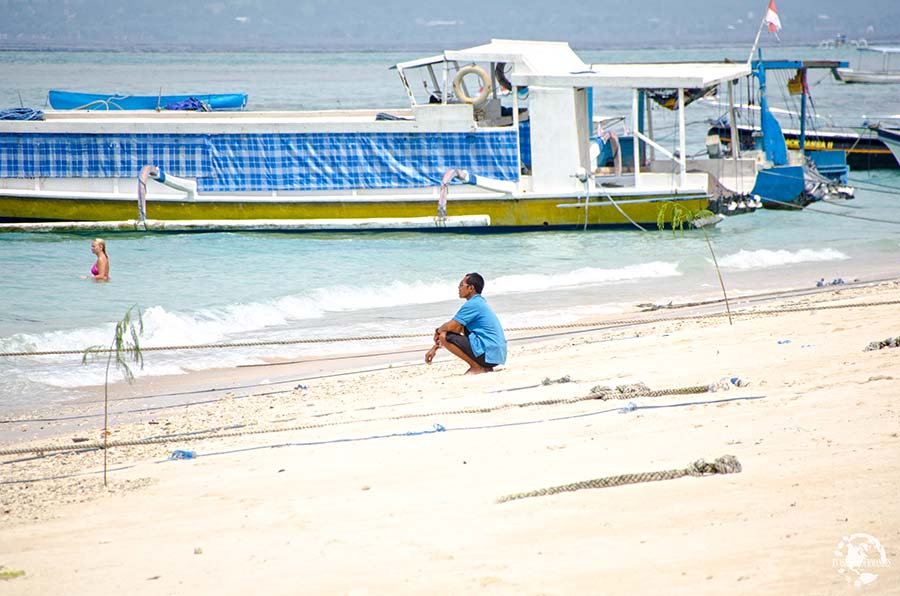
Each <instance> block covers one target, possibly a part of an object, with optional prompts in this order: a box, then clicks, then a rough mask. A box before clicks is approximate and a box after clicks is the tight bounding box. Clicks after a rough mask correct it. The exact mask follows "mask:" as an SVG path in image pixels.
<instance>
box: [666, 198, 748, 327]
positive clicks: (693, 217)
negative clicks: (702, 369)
mask: <svg viewBox="0 0 900 596" xmlns="http://www.w3.org/2000/svg"><path fill="white" fill-rule="evenodd" d="M670 210H671V212H672V234H673V235H674V234H675V231H676V230H679V231H681V232H682V233H684V227H685V225H687V226H688V227H690V226H691V225H693V224H694V222H697V221H699V220H702V219H704V218H707V217H715V214H714V213H713V212H712V211H710V210H708V209H697V210H696V211H695V210H693V209H687V208H685V207H684V206H683V205H679V204H678V203H673V202H671V201H669V202H666V203H663V204H662V206H661V207H660V208H659V212H658V213H657V214H656V226H657V227H658V228H659V229H660V230H664V229H665V228H666V214H667V213H668V212H669V211H670ZM697 227H699V228H700V230H701V231H702V232H703V237H704V238H705V239H706V246H708V247H709V254H710V255H712V260H713V265H714V266H715V268H716V275H717V276H718V277H719V286H720V287H721V288H722V296H724V297H725V312H726V313H728V324H729V325H733V324H734V323H733V322H732V321H731V307H730V306H729V304H728V292H726V291H725V282H724V281H723V280H722V271H721V270H720V269H719V261H718V260H717V259H716V253H715V251H713V247H712V242H711V241H710V239H709V233H707V231H706V227H705V226H697Z"/></svg>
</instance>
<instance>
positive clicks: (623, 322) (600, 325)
mask: <svg viewBox="0 0 900 596" xmlns="http://www.w3.org/2000/svg"><path fill="white" fill-rule="evenodd" d="M895 304H900V300H881V301H874V302H855V303H852V304H824V305H814V306H797V307H784V308H779V309H763V310H745V311H734V312H732V313H731V315H732V316H733V317H743V318H754V317H763V316H777V315H782V314H785V313H798V312H811V311H817V310H835V309H843V308H867V307H871V306H891V305H895ZM727 316H728V313H725V312H717V313H709V314H704V315H683V316H674V317H648V318H646V319H613V320H611V321H591V322H580V323H578V322H576V323H560V324H556V325H530V326H525V327H510V328H508V329H506V331H507V332H508V333H519V332H526V331H541V330H547V329H549V330H554V329H583V330H584V331H602V330H603V329H607V328H610V327H622V326H630V325H649V324H653V323H667V322H678V321H696V320H702V319H717V318H722V317H727ZM426 336H430V335H428V334H426V333H424V332H423V333H401V334H395V335H357V336H350V337H320V338H305V339H285V340H266V341H254V342H233V343H225V344H190V345H170V346H147V347H143V346H142V347H141V352H164V351H173V352H174V351H179V350H208V349H224V348H252V347H265V346H289V345H298V344H320V343H341V342H354V341H360V342H361V341H383V340H392V339H412V338H422V337H426ZM511 339H513V340H515V339H527V338H511ZM114 351H115V350H114V349H112V348H98V349H96V350H92V351H91V353H92V354H106V353H109V352H114ZM123 351H124V352H128V351H130V350H123ZM84 353H85V350H83V349H82V350H46V351H40V352H0V357H18V356H66V355H84Z"/></svg>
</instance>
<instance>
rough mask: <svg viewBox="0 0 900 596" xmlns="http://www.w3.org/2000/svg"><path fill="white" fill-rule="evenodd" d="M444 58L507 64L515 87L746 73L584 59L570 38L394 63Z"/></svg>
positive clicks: (737, 66) (743, 67) (633, 85)
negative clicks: (564, 40) (600, 62)
mask: <svg viewBox="0 0 900 596" xmlns="http://www.w3.org/2000/svg"><path fill="white" fill-rule="evenodd" d="M445 61H451V62H452V61H456V62H505V63H507V64H511V65H512V72H511V73H510V75H509V80H510V81H511V82H512V83H513V84H515V85H517V86H519V87H525V86H529V85H544V86H550V87H621V88H628V89H668V88H697V87H709V86H711V85H716V84H718V83H722V82H725V81H729V80H733V79H737V78H741V77H745V76H749V75H750V66H749V65H748V64H746V63H723V62H675V63H644V64H641V63H637V64H631V63H629V64H585V63H584V62H583V61H582V60H581V58H579V57H578V54H576V53H575V52H574V51H573V50H572V48H570V47H569V44H568V43H565V42H556V41H524V40H515V39H492V40H491V41H490V43H486V44H483V45H480V46H475V47H471V48H466V49H462V50H447V51H445V52H444V53H443V54H442V55H438V56H431V57H429V58H422V59H419V60H412V61H409V62H402V63H400V64H397V65H396V66H395V68H398V69H401V70H402V69H406V68H414V67H418V66H427V65H429V64H437V63H440V62H445Z"/></svg>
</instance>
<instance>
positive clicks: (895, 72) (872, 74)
mask: <svg viewBox="0 0 900 596" xmlns="http://www.w3.org/2000/svg"><path fill="white" fill-rule="evenodd" d="M898 63H900V48H896V47H888V46H866V47H860V48H859V59H858V61H857V64H856V67H855V68H833V69H832V71H831V72H832V74H833V75H834V78H835V79H837V80H838V81H842V82H844V83H866V84H897V83H900V64H898Z"/></svg>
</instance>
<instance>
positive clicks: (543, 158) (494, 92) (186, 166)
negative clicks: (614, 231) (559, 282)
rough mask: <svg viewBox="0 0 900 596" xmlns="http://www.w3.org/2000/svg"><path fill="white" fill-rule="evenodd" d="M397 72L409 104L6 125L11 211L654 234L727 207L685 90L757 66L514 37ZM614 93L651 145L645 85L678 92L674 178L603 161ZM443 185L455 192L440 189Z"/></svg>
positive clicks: (3, 207) (71, 218) (174, 220)
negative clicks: (596, 105) (606, 110)
mask: <svg viewBox="0 0 900 596" xmlns="http://www.w3.org/2000/svg"><path fill="white" fill-rule="evenodd" d="M396 69H397V72H398V74H399V76H400V80H401V83H402V84H403V87H404V89H405V91H406V95H407V97H408V99H409V102H410V106H409V108H407V109H399V110H388V111H383V110H382V111H379V110H321V111H315V112H249V111H243V112H226V113H202V112H187V113H182V112H169V113H158V112H120V111H117V112H113V111H103V112H96V111H91V112H48V113H47V114H45V116H44V119H43V120H39V121H27V122H22V121H15V122H6V121H3V122H0V220H3V221H6V222H38V223H43V224H46V223H47V222H84V221H103V222H128V221H130V220H132V219H137V220H138V221H139V222H140V221H143V222H145V223H146V222H151V223H152V222H153V221H163V222H167V224H170V225H171V226H175V225H179V226H180V227H182V228H183V227H191V228H197V227H199V228H203V226H204V224H203V223H202V222H208V225H207V227H210V228H211V229H215V228H212V226H214V225H219V224H221V223H222V222H225V225H230V226H232V227H241V226H242V225H244V227H249V228H256V227H264V228H265V229H272V228H277V229H350V230H352V229H397V228H409V229H426V230H428V229H430V230H434V229H448V228H454V227H462V228H465V229H485V230H526V229H573V228H578V229H581V228H608V227H632V226H639V227H641V226H645V225H646V226H654V227H655V226H656V225H657V222H658V221H660V215H661V214H663V216H662V219H663V220H664V221H668V222H671V218H672V217H673V215H672V210H671V209H666V208H665V207H666V206H668V205H669V204H670V203H675V204H678V205H681V206H682V207H683V208H684V209H685V210H687V211H690V212H694V213H696V212H699V211H701V210H705V209H708V208H710V207H713V208H715V207H716V206H717V205H718V203H717V202H716V200H715V196H714V194H713V193H711V192H710V189H711V188H715V185H714V184H712V183H711V182H710V176H709V175H708V174H705V173H702V172H689V171H688V168H687V161H686V160H685V158H684V157H683V156H684V155H685V151H684V143H685V121H684V109H683V108H684V104H683V97H684V92H685V90H686V89H696V88H706V87H709V86H712V85H718V84H720V83H724V82H729V81H732V80H734V79H736V78H740V77H742V76H745V75H746V74H747V73H748V71H749V68H748V66H747V65H745V64H724V63H723V64H708V63H702V64H701V63H698V64H685V63H682V64H676V65H667V64H615V65H609V64H606V65H604V64H591V65H589V64H585V63H584V62H582V61H581V59H580V58H579V57H578V56H577V55H576V54H575V53H574V52H573V51H572V50H571V49H570V48H569V46H568V45H567V44H565V43H550V42H526V41H515V40H494V41H492V42H490V43H488V44H485V45H483V46H477V47H474V48H468V49H463V50H458V51H446V52H444V53H443V54H440V55H437V56H433V57H430V58H424V59H421V60H414V61H410V62H405V63H401V64H398V65H396ZM610 88H613V89H623V88H624V89H630V90H632V92H633V93H634V97H635V101H634V109H633V113H632V121H633V122H636V123H638V124H637V127H636V128H637V131H639V133H640V134H641V140H642V143H647V144H651V143H654V141H653V139H652V138H651V137H650V135H649V134H644V132H643V131H644V130H645V129H644V128H643V126H642V125H641V124H640V121H641V119H642V114H641V111H640V110H639V109H638V103H639V102H638V101H637V98H638V97H639V95H640V93H642V91H643V90H646V89H668V90H674V92H675V96H676V97H677V98H678V101H679V102H681V103H680V104H679V105H680V106H681V108H682V109H681V110H680V111H679V127H678V138H679V143H680V144H681V147H682V149H681V150H680V151H678V152H676V153H668V156H669V157H670V159H671V161H672V163H673V164H674V165H673V168H672V169H671V171H669V172H666V173H657V172H651V171H647V170H644V169H642V167H641V160H640V159H637V160H634V164H635V165H634V167H633V168H631V169H630V170H625V171H622V172H614V173H610V172H606V171H602V170H600V169H598V168H597V167H596V153H597V148H596V142H595V139H594V136H593V131H592V126H591V125H590V123H591V121H592V109H593V96H594V93H595V92H598V93H602V92H603V90H604V89H610ZM657 146H658V148H659V150H661V151H663V152H666V150H665V149H664V148H662V147H661V146H659V145H657ZM637 150H638V149H637V148H636V149H635V151H636V152H637ZM635 154H636V155H637V153H635ZM147 167H152V171H153V172H155V173H156V174H155V176H147V177H145V180H144V183H145V184H146V192H145V193H143V201H144V202H143V204H144V205H145V210H143V211H142V212H140V214H139V211H138V197H137V193H136V192H135V191H134V189H135V180H136V179H137V177H138V174H139V173H140V172H141V171H142V170H144V169H145V168H147ZM449 172H455V175H453V176H450V179H447V180H445V175H446V174H448V173H449ZM451 179H452V180H451ZM451 182H452V186H450V184H451ZM442 187H443V188H444V190H445V191H446V190H447V189H448V188H449V194H448V195H444V196H443V197H442V193H441V189H442ZM198 222H199V223H198ZM213 222H218V224H215V223H213ZM108 225H114V224H108Z"/></svg>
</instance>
